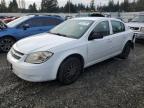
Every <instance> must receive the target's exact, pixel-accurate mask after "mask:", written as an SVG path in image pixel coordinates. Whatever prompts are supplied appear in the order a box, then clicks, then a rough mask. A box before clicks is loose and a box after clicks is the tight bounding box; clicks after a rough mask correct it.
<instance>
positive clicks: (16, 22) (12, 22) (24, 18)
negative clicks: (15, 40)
mask: <svg viewBox="0 0 144 108" xmlns="http://www.w3.org/2000/svg"><path fill="white" fill-rule="evenodd" d="M29 18H30V17H28V16H23V17H20V18H18V19H16V20H14V21H11V22H9V23H7V26H8V27H16V26H17V25H19V24H21V23H22V22H24V21H26V20H28V19H29Z"/></svg>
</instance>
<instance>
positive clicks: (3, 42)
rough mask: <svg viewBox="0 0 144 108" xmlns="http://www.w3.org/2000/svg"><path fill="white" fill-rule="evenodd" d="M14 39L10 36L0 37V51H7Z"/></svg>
mask: <svg viewBox="0 0 144 108" xmlns="http://www.w3.org/2000/svg"><path fill="white" fill-rule="evenodd" d="M15 42H16V41H15V39H13V38H12V37H3V38H1V39H0V51H1V52H4V53H6V52H8V51H9V50H10V48H11V47H12V45H13V44H14V43H15Z"/></svg>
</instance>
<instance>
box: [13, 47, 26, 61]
mask: <svg viewBox="0 0 144 108" xmlns="http://www.w3.org/2000/svg"><path fill="white" fill-rule="evenodd" d="M11 55H12V56H13V57H14V58H15V59H17V60H19V59H21V57H22V56H23V55H24V53H21V52H19V51H17V50H15V49H14V48H12V50H11Z"/></svg>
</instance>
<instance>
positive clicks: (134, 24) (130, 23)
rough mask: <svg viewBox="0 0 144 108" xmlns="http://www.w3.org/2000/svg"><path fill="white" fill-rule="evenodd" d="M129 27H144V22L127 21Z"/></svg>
mask: <svg viewBox="0 0 144 108" xmlns="http://www.w3.org/2000/svg"><path fill="white" fill-rule="evenodd" d="M126 24H127V26H129V27H144V23H138V22H129V23H126Z"/></svg>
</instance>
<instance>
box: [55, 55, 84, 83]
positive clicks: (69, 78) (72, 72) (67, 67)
mask: <svg viewBox="0 0 144 108" xmlns="http://www.w3.org/2000/svg"><path fill="white" fill-rule="evenodd" d="M82 70H83V66H82V63H81V61H80V60H79V59H78V58H76V57H70V58H68V59H66V60H64V61H63V62H62V64H61V65H60V67H59V70H58V76H57V79H58V81H59V82H60V83H62V84H65V85H68V84H71V83H73V82H75V81H76V80H77V79H78V77H79V76H80V73H81V72H82Z"/></svg>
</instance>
